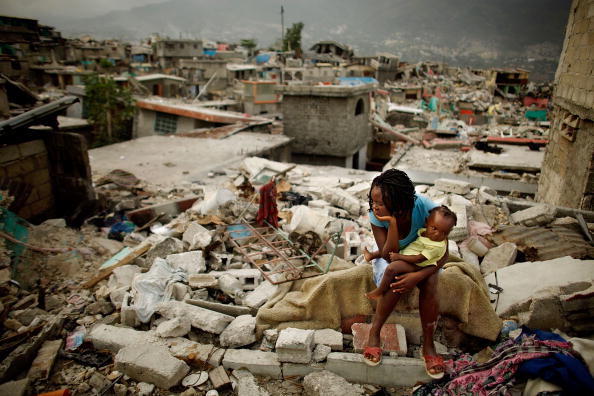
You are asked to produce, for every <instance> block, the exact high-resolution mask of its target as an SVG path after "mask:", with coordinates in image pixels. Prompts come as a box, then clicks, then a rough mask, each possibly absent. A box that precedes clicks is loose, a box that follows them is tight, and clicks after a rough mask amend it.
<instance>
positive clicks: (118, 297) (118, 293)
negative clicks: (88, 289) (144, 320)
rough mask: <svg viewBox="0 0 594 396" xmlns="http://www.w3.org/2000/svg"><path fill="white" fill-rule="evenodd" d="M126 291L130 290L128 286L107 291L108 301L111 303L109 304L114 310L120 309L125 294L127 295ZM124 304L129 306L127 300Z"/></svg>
mask: <svg viewBox="0 0 594 396" xmlns="http://www.w3.org/2000/svg"><path fill="white" fill-rule="evenodd" d="M128 290H130V287H129V286H122V287H119V288H117V289H113V290H110V291H109V301H111V303H112V304H113V306H114V307H115V308H116V309H121V308H122V303H123V301H124V297H125V296H126V294H128ZM126 303H127V304H128V305H130V301H129V300H127V301H126ZM116 313H117V312H116Z"/></svg>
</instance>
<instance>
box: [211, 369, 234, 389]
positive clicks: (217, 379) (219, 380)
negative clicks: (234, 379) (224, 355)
mask: <svg viewBox="0 0 594 396" xmlns="http://www.w3.org/2000/svg"><path fill="white" fill-rule="evenodd" d="M208 379H209V380H210V383H211V384H212V387H213V388H215V389H217V390H222V389H231V379H230V378H229V375H228V374H227V372H226V371H225V368H224V367H223V366H218V367H216V368H214V369H212V370H210V371H209V372H208Z"/></svg>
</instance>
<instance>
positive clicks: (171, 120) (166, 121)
mask: <svg viewBox="0 0 594 396" xmlns="http://www.w3.org/2000/svg"><path fill="white" fill-rule="evenodd" d="M176 131H177V116H176V115H173V114H167V113H161V112H157V113H156V115H155V132H156V133H158V134H159V135H167V134H171V133H175V132H176Z"/></svg>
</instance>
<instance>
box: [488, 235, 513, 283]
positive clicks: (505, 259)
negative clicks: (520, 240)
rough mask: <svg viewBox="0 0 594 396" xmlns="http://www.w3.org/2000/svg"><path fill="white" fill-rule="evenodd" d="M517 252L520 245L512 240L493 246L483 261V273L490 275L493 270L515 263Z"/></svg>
mask: <svg viewBox="0 0 594 396" xmlns="http://www.w3.org/2000/svg"><path fill="white" fill-rule="evenodd" d="M517 254H518V247H517V246H516V244H515V243H512V242H504V243H502V244H501V245H499V246H496V247H494V248H492V249H491V250H489V252H488V253H487V255H486V256H485V257H484V258H483V261H482V262H481V273H482V274H483V275H488V274H490V273H491V272H495V271H497V270H499V269H501V268H504V267H507V266H508V265H511V264H513V263H514V262H515V261H516V255H517Z"/></svg>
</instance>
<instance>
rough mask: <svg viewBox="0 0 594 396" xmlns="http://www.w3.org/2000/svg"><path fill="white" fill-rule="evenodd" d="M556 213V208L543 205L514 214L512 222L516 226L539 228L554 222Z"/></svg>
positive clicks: (511, 217) (511, 216) (511, 218)
mask: <svg viewBox="0 0 594 396" xmlns="http://www.w3.org/2000/svg"><path fill="white" fill-rule="evenodd" d="M556 213H557V210H556V209H555V207H554V206H551V205H547V204H541V205H536V206H533V207H531V208H528V209H524V210H520V211H518V212H515V213H512V214H511V215H510V220H511V221H512V223H514V224H522V225H525V226H527V227H532V226H539V225H545V224H549V223H550V222H551V221H553V220H554V219H555V215H556Z"/></svg>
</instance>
